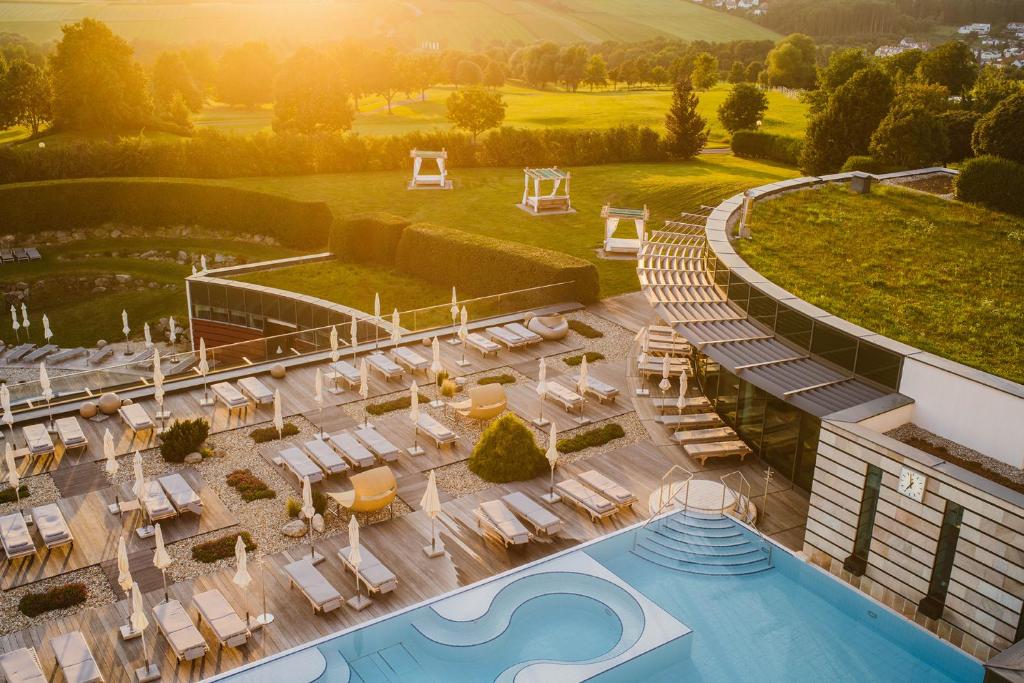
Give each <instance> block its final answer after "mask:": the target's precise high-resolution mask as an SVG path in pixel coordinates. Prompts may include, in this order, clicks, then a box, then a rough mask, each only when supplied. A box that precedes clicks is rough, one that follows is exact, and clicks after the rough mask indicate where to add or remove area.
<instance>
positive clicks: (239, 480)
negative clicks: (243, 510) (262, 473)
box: [227, 469, 277, 503]
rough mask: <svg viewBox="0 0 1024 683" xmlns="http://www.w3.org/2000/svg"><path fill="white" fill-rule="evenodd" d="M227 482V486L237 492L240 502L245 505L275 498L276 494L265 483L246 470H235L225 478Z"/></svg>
mask: <svg viewBox="0 0 1024 683" xmlns="http://www.w3.org/2000/svg"><path fill="white" fill-rule="evenodd" d="M227 482H228V486H231V487H232V488H234V489H235V490H237V491H238V494H239V495H240V496H242V500H244V501H245V502H247V503H251V502H252V501H254V500H261V499H264V498H276V497H277V492H276V491H274V489H272V488H270V487H269V486H267V482H265V481H263V480H262V479H260V478H259V477H257V476H256V475H255V474H253V473H252V471H251V470H248V469H245V470H235V471H234V472H232V473H231V474H229V475H228V476H227Z"/></svg>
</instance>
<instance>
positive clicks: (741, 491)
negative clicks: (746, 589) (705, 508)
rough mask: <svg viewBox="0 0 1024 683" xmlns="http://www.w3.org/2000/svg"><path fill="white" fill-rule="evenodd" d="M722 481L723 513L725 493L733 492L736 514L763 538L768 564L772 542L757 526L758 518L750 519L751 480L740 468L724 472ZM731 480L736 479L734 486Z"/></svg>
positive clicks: (770, 558) (723, 512)
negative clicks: (748, 479)
mask: <svg viewBox="0 0 1024 683" xmlns="http://www.w3.org/2000/svg"><path fill="white" fill-rule="evenodd" d="M719 481H721V482H722V514H723V515H724V514H726V512H725V495H726V493H727V492H730V491H731V492H732V494H733V496H734V497H735V498H736V516H737V517H738V518H739V519H740V520H741V521H743V522H745V523H749V524H750V527H751V528H752V529H753V530H754V531H755V532H756V533H757V535H758V536H759V537H760V538H761V550H762V551H763V552H764V553H765V554H766V555H767V556H768V565H769V566H771V563H772V544H771V542H770V541H769V540H768V537H767V536H765V535H764V532H762V531H761V530H760V529H758V528H757V524H756V521H757V520H756V519H754V520H752V519H750V514H749V510H750V504H751V501H750V482H749V481H747V478H746V477H745V476H743V473H742V472H740V471H739V470H736V471H734V472H729V473H728V474H724V475H722V476H721V477H720V478H719ZM730 481H735V482H736V485H735V486H732V485H731V484H730Z"/></svg>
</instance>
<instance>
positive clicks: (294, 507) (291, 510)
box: [284, 498, 302, 519]
mask: <svg viewBox="0 0 1024 683" xmlns="http://www.w3.org/2000/svg"><path fill="white" fill-rule="evenodd" d="M284 509H285V511H286V512H287V513H288V516H289V517H291V518H292V519H295V518H296V517H298V516H299V513H300V512H302V501H301V500H299V499H298V498H289V499H288V502H287V503H285V505H284Z"/></svg>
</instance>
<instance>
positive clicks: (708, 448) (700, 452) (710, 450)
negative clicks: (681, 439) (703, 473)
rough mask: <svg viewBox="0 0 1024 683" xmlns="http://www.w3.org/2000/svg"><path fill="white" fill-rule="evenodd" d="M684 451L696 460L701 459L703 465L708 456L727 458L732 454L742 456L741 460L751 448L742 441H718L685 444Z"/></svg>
mask: <svg viewBox="0 0 1024 683" xmlns="http://www.w3.org/2000/svg"><path fill="white" fill-rule="evenodd" d="M683 452H684V453H686V454H687V455H688V456H690V457H691V458H693V459H695V460H700V465H701V467H703V466H704V463H705V462H706V461H707V459H708V458H727V457H729V456H730V455H738V456H740V462H743V459H744V458H746V457H747V455H748V454H749V453H750V448H749V447H748V446H747V444H745V443H743V442H742V441H739V440H736V441H717V442H714V443H694V444H687V445H685V446H683Z"/></svg>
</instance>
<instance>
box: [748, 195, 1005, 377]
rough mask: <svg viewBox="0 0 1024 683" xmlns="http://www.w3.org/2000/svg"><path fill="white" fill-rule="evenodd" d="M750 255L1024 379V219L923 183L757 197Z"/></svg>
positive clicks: (857, 309)
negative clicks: (930, 191)
mask: <svg viewBox="0 0 1024 683" xmlns="http://www.w3.org/2000/svg"><path fill="white" fill-rule="evenodd" d="M751 228H752V234H753V240H752V241H749V242H748V241H741V242H739V243H738V244H737V248H738V249H739V251H740V253H741V254H742V255H743V257H744V258H745V259H747V261H748V262H750V264H751V265H752V266H753V267H754V268H756V269H757V270H759V271H760V272H761V273H762V274H763V275H765V276H766V277H768V278H769V279H771V280H772V281H773V282H775V283H777V284H778V285H780V286H782V287H785V288H786V289H788V290H790V291H792V292H793V293H794V294H796V295H798V296H800V297H802V298H804V299H806V300H807V301H809V302H811V303H813V304H815V305H817V306H820V307H822V308H823V309H825V310H827V311H829V312H830V313H834V314H835V315H837V316H840V317H842V318H845V319H846V320H849V321H851V322H853V323H856V324H858V325H861V326H863V327H866V328H868V329H870V330H873V331H876V332H879V333H881V334H884V335H886V336H887V337H891V338H893V339H898V340H899V341H902V342H905V343H907V344H911V345H913V346H916V347H918V348H920V349H923V350H925V351H930V352H932V353H935V354H938V355H940V356H944V357H946V358H949V359H952V360H955V361H958V362H961V363H964V364H966V365H970V366H973V367H976V368H980V369H982V370H985V371H987V372H991V373H993V374H996V375H1000V376H1002V377H1006V378H1008V379H1011V380H1013V381H1015V382H1021V381H1024V348H1022V335H1021V330H1022V321H1024V297H1022V296H1021V282H1022V281H1024V220H1021V219H1020V218H1012V217H1010V216H1008V215H1006V214H1000V213H996V212H992V211H986V210H984V209H980V208H978V207H974V206H970V205H967V204H962V203H959V202H948V201H945V200H942V199H939V198H937V197H932V196H928V195H924V194H920V193H917V192H911V191H908V190H902V189H898V188H893V187H879V188H876V189H874V190H872V193H871V194H869V195H865V196H861V195H855V194H852V193H850V192H849V191H847V190H846V189H845V188H839V187H829V188H825V189H821V190H808V191H804V192H798V193H794V194H790V195H786V196H784V197H780V198H778V199H774V200H771V201H768V202H764V203H762V204H759V205H757V208H756V209H755V211H754V212H753V219H752V226H751Z"/></svg>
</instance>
